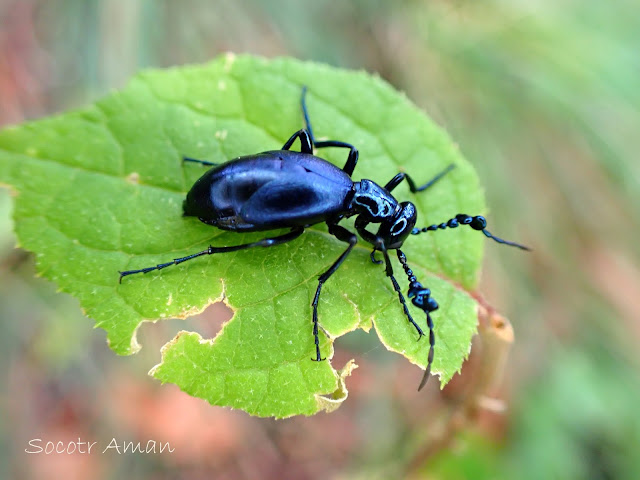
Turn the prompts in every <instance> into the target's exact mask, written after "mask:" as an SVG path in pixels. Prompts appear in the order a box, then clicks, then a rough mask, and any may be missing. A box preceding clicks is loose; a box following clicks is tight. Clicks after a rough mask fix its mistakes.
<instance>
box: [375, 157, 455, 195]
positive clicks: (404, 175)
mask: <svg viewBox="0 0 640 480" xmlns="http://www.w3.org/2000/svg"><path fill="white" fill-rule="evenodd" d="M454 168H456V166H455V164H453V163H452V164H451V165H449V166H448V167H447V168H445V169H444V170H443V171H441V172H440V173H438V174H437V175H436V176H435V177H433V178H432V179H431V180H429V181H428V182H427V183H425V184H424V185H421V186H419V187H416V184H415V182H414V181H413V179H412V178H411V177H410V176H409V175H408V174H407V173H404V172H400V173H399V174H397V175H396V176H395V177H393V178H392V179H391V180H389V182H387V184H386V185H385V186H384V188H385V189H386V190H388V191H391V190H393V189H394V188H396V187H397V186H398V185H399V184H400V182H402V180H405V179H406V180H407V183H408V184H409V189H410V190H411V192H413V193H416V192H422V191H424V190H426V189H427V188H429V187H430V186H432V185H433V184H434V183H436V182H437V181H438V180H440V179H441V178H442V177H444V176H445V175H446V174H447V173H449V172H450V171H451V170H453V169H454Z"/></svg>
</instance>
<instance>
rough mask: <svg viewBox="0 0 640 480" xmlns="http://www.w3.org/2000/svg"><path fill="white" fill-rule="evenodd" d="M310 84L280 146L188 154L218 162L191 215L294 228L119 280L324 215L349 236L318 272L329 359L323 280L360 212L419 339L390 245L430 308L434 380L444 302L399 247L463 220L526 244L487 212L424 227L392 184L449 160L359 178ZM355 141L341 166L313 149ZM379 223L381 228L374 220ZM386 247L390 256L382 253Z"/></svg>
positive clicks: (278, 239) (186, 208)
mask: <svg viewBox="0 0 640 480" xmlns="http://www.w3.org/2000/svg"><path fill="white" fill-rule="evenodd" d="M306 92H307V89H306V87H303V88H302V96H301V100H300V103H301V107H302V114H303V117H304V123H305V128H303V129H301V130H298V131H297V132H295V133H294V134H293V135H292V136H291V137H290V138H289V140H287V141H286V143H285V144H284V145H283V146H282V149H280V150H270V151H266V152H262V153H258V154H254V155H247V156H243V157H238V158H235V159H233V160H231V161H229V162H227V163H224V164H216V163H212V162H208V161H205V160H197V159H194V158H190V157H184V158H183V160H184V161H187V162H194V163H199V164H201V165H205V166H211V167H213V168H211V169H209V170H208V171H207V172H206V173H205V174H204V175H202V176H201V177H200V178H199V179H198V180H197V181H196V182H195V184H194V185H193V186H192V187H191V189H190V190H189V192H188V193H187V196H186V199H185V200H184V203H183V213H184V216H193V217H197V218H198V219H199V220H200V221H202V222H204V223H206V224H207V225H212V226H214V227H217V228H220V229H222V230H229V231H234V232H255V231H260V232H261V231H268V230H275V229H282V228H289V231H288V232H286V233H284V234H281V235H278V236H272V237H267V238H263V239H262V240H259V241H256V242H251V243H244V244H240V245H232V246H221V247H214V246H211V245H210V246H209V248H207V249H206V250H203V251H201V252H197V253H194V254H191V255H188V256H186V257H181V258H176V259H174V260H172V261H170V262H167V263H161V264H158V265H155V266H152V267H146V268H141V269H138V270H126V271H121V272H119V273H120V282H122V279H123V278H124V277H125V276H128V275H133V274H136V273H148V272H151V271H153V270H161V269H163V268H166V267H169V266H171V265H178V264H180V263H183V262H186V261H187V260H192V259H194V258H197V257H200V256H203V255H212V254H216V253H227V252H234V251H238V250H246V249H249V248H254V247H273V246H276V245H281V244H283V243H286V242H290V241H292V240H294V239H296V238H298V237H299V236H300V235H302V233H303V232H304V230H305V228H307V227H310V226H311V225H315V224H317V223H321V222H325V223H326V224H327V227H328V229H329V233H330V234H331V235H333V236H334V237H336V238H337V239H338V240H340V241H341V242H345V243H347V244H348V246H347V248H346V249H345V250H344V251H343V252H342V254H341V255H340V256H339V257H338V258H337V259H336V260H335V261H334V262H333V264H332V265H331V266H330V267H329V268H328V269H327V270H326V271H325V272H324V273H322V274H321V275H320V276H319V278H318V286H317V288H316V293H315V296H314V297H313V302H312V304H311V305H312V309H313V318H312V321H313V337H314V343H315V354H316V355H315V358H313V357H312V358H311V360H313V361H322V360H325V358H322V357H321V355H320V341H319V333H318V301H319V299H320V292H321V290H322V286H323V285H324V283H325V282H326V281H327V280H328V279H329V278H330V277H331V276H332V275H333V274H334V273H335V272H336V270H338V268H339V267H340V265H342V263H343V262H344V261H345V259H346V258H347V256H348V255H349V253H350V252H351V251H352V249H353V247H354V246H355V245H356V243H357V242H358V237H357V236H356V234H355V233H353V232H351V231H349V230H348V229H347V228H345V227H343V226H341V225H339V223H340V221H341V220H343V219H345V218H348V217H353V216H355V230H356V231H357V232H358V234H359V235H360V237H361V238H362V239H363V240H364V241H366V242H368V243H369V244H371V246H372V247H373V249H372V251H371V255H370V257H371V261H372V262H374V263H377V264H382V263H384V264H385V273H386V275H387V277H389V279H390V280H391V284H392V286H393V289H394V290H395V292H396V293H397V294H398V299H399V301H400V304H401V306H402V309H403V312H404V315H405V316H406V317H407V319H408V321H409V322H410V323H411V325H413V327H414V328H415V329H416V331H417V333H418V339H420V338H422V337H423V336H424V332H423V330H422V328H421V327H420V325H418V323H416V322H415V321H414V319H413V318H412V316H411V313H410V311H409V308H408V307H407V303H406V301H405V298H404V296H403V295H402V291H401V289H400V286H399V284H398V282H397V281H396V279H395V277H394V274H393V268H392V265H391V261H390V259H389V253H388V252H389V250H396V253H397V257H398V260H399V261H400V264H401V265H402V267H403V270H404V273H405V274H406V276H407V278H408V280H409V290H408V292H407V296H408V297H409V298H410V299H411V302H412V304H413V305H414V306H416V307H417V308H419V309H421V310H422V311H423V312H425V313H426V320H427V327H428V329H429V354H428V359H427V367H426V369H425V373H424V376H423V379H422V382H421V383H420V386H419V388H418V390H420V389H421V388H422V387H423V386H424V385H425V383H426V382H427V380H428V378H429V375H430V372H431V365H432V363H433V357H434V348H435V333H434V326H433V320H432V318H431V312H433V311H435V310H437V309H438V303H437V302H436V300H435V299H434V298H433V297H432V296H431V291H430V290H429V289H428V288H425V287H424V286H423V285H422V284H421V283H420V282H419V281H418V279H417V278H416V276H415V275H414V273H413V271H412V270H411V268H410V267H409V265H408V264H407V258H406V256H405V254H404V253H403V252H402V250H400V247H402V245H403V243H404V242H405V240H406V239H407V238H408V237H409V235H411V234H412V235H419V234H421V233H426V232H430V231H434V230H438V229H445V228H456V227H458V226H460V225H468V226H470V227H471V228H472V229H474V230H478V231H481V232H482V233H484V235H485V236H487V237H488V238H491V239H493V240H494V241H496V242H498V243H502V244H506V245H510V246H514V247H517V248H520V249H523V250H528V248H527V247H525V246H523V245H520V244H518V243H514V242H510V241H507V240H503V239H501V238H498V237H496V236H494V235H492V234H491V233H490V232H489V231H488V230H487V229H486V225H487V222H486V220H485V218H484V217H482V216H480V215H477V216H470V215H466V214H458V215H456V216H455V217H453V218H451V219H450V220H448V221H446V222H443V223H440V224H434V225H430V226H428V227H424V228H422V229H419V228H415V225H416V221H417V210H416V207H415V205H414V204H413V203H411V202H407V201H405V202H398V200H396V198H395V197H394V196H393V195H392V193H391V192H392V191H393V190H394V189H395V188H396V187H397V186H398V185H399V184H400V183H401V182H402V181H403V180H406V181H407V183H408V184H409V189H410V191H411V192H412V193H418V192H423V191H425V190H427V189H428V188H429V187H431V186H432V185H434V184H435V183H436V182H437V181H438V180H440V179H441V178H442V177H443V176H444V175H446V174H447V173H448V172H450V171H451V170H452V169H453V168H454V165H453V164H452V165H449V166H448V167H447V168H445V169H444V170H443V171H441V172H440V173H438V174H437V175H436V176H435V177H433V178H432V179H431V180H429V181H428V182H427V183H425V184H424V185H421V186H417V185H416V183H415V182H414V180H413V179H412V177H410V176H409V175H408V174H406V173H404V172H400V173H398V174H397V175H395V176H394V177H393V178H392V179H391V180H389V181H388V182H387V183H386V184H385V185H384V186H380V185H378V184H377V183H375V182H374V181H372V180H367V179H362V180H360V181H356V182H354V181H353V180H352V178H351V177H352V175H353V171H354V169H355V167H356V164H357V163H358V150H357V149H356V148H355V147H354V146H353V145H351V144H349V143H346V142H342V141H338V140H322V141H318V140H316V139H315V137H314V134H313V130H312V128H311V122H310V120H309V114H308V111H307V105H306ZM296 140H299V142H300V151H299V152H297V151H295V150H291V147H292V146H293V143H294V142H295V141H296ZM327 147H335V148H343V149H348V150H349V153H348V154H347V160H346V163H345V164H344V166H343V167H342V168H338V167H337V166H335V165H333V164H332V163H329V162H328V161H327V160H324V159H323V158H320V157H318V156H316V155H314V148H315V149H320V148H327ZM370 224H377V225H379V226H378V229H377V232H376V233H371V232H370V231H369V230H368V229H367V227H368V226H369V225H370ZM376 252H381V254H382V256H383V259H384V260H377V259H376V258H375V254H376Z"/></svg>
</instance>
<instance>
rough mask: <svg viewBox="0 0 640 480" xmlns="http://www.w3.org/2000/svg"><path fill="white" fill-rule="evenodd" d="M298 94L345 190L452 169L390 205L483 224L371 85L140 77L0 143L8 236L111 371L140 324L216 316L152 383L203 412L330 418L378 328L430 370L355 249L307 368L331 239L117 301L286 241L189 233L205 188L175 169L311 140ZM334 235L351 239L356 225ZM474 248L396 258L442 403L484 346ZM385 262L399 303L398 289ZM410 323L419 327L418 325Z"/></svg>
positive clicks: (461, 188) (334, 248)
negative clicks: (10, 202) (352, 163)
mask: <svg viewBox="0 0 640 480" xmlns="http://www.w3.org/2000/svg"><path fill="white" fill-rule="evenodd" d="M303 85H307V86H308V89H309V93H308V97H307V104H308V107H309V113H310V116H311V120H312V123H313V127H314V132H315V134H316V136H317V137H318V138H319V139H334V140H342V141H345V142H349V143H352V144H354V145H355V146H357V148H358V149H359V150H360V161H359V163H358V166H357V167H356V170H355V173H354V180H359V179H360V178H368V179H371V180H373V181H376V182H377V183H380V184H382V185H384V184H385V183H386V182H387V181H388V180H389V179H390V178H392V177H393V176H394V175H395V174H396V173H398V172H399V171H406V172H407V173H410V175H411V176H412V178H414V179H415V180H416V182H417V183H423V182H426V181H427V180H429V179H430V178H432V177H433V176H434V175H435V174H437V173H438V172H440V171H441V170H443V169H444V168H445V167H446V166H447V165H449V164H451V163H455V164H456V167H457V168H456V169H455V170H454V171H452V172H451V173H449V174H448V175H447V176H446V177H445V178H443V179H442V180H441V181H440V182H438V183H437V184H436V185H435V186H433V187H432V188H430V189H428V190H427V191H425V192H423V193H416V194H412V193H410V192H409V189H408V187H407V185H406V183H403V184H401V185H400V186H399V187H398V188H396V189H395V190H394V195H395V196H396V198H398V199H399V200H402V201H403V200H409V201H412V202H414V203H415V204H416V206H417V208H418V212H419V220H418V226H426V225H430V224H433V223H440V222H442V221H445V220H448V219H449V218H451V217H453V216H455V214H457V213H469V214H474V215H475V214H481V213H483V211H484V200H483V195H482V192H481V190H480V188H479V185H478V180H477V177H476V174H475V172H474V171H473V169H472V167H471V166H470V165H469V164H468V163H467V162H466V161H465V160H464V159H463V158H462V157H461V155H460V153H459V152H458V150H457V148H456V146H455V145H454V144H453V143H452V141H451V140H450V139H449V138H448V136H447V135H446V134H445V133H444V132H443V130H442V129H440V128H439V127H438V126H436V125H435V124H434V123H433V122H432V121H431V120H429V118H428V117H426V116H425V114H424V113H422V112H420V111H419V110H418V109H417V108H416V107H415V106H413V105H412V104H411V103H410V102H409V101H408V100H407V99H406V97H405V96H404V95H403V94H400V93H398V92H397V91H395V90H393V89H392V88H391V87H390V86H389V85H388V84H386V83H385V82H384V81H382V80H380V79H379V78H376V77H372V76H370V75H368V74H366V73H363V72H351V71H344V70H339V69H335V68H331V67H328V66H325V65H320V64H314V63H304V62H300V61H297V60H293V59H286V58H283V59H276V60H265V59H262V58H255V57H251V56H239V57H236V56H234V55H226V56H223V57H220V58H218V59H217V60H215V61H213V62H212V63H209V64H206V65H202V66H188V67H181V68H174V69H170V70H163V71H146V72H143V73H141V74H139V75H137V76H136V77H134V78H133V80H132V81H131V82H130V84H129V85H128V86H127V87H126V88H124V89H123V90H121V91H118V92H115V93H113V94H111V95H109V96H107V97H105V98H104V99H102V100H100V101H98V102H96V103H95V104H94V105H91V106H89V107H87V108H85V109H83V110H80V111H75V112H70V113H66V114H64V115H60V116H56V117H51V118H47V119H43V120H39V121H36V122H32V123H28V124H25V125H22V126H18V127H10V128H6V129H4V130H2V131H0V181H1V182H3V183H5V184H9V185H11V186H12V188H13V189H14V191H15V192H16V198H15V210H14V220H15V228H16V232H17V235H18V239H19V242H20V246H21V247H23V248H25V249H27V250H29V251H32V252H34V253H35V254H36V259H37V269H38V272H39V273H40V274H41V275H43V276H44V277H46V278H48V279H49V280H51V281H53V282H55V283H56V284H57V285H58V286H59V287H60V289H61V290H62V291H64V292H68V293H70V294H71V295H73V296H75V297H77V298H78V299H79V300H80V303H81V305H82V307H83V309H84V311H85V312H86V314H87V315H88V316H89V317H91V318H93V319H94V320H95V322H96V326H98V327H100V328H103V329H104V330H106V332H107V335H108V341H109V344H110V346H111V348H112V349H113V350H114V351H115V352H117V353H119V354H131V353H134V352H136V351H137V350H138V349H139V345H138V344H137V342H136V330H137V328H138V327H139V326H140V324H141V322H143V321H156V320H158V319H164V318H171V317H183V318H186V317H187V316H189V315H192V314H195V313H197V312H200V311H202V310H203V309H204V308H205V307H206V306H208V305H209V304H211V303H213V302H216V301H219V300H222V299H224V301H225V302H226V303H227V304H228V305H229V306H230V307H231V308H232V309H233V310H234V317H233V319H232V320H230V321H229V322H227V323H226V324H225V325H224V327H223V328H222V330H221V331H220V333H219V334H218V335H217V336H216V337H215V339H203V338H202V337H201V336H200V335H199V334H198V333H195V332H182V333H181V334H179V335H178V336H177V337H176V338H175V339H174V340H173V341H171V342H170V343H169V344H167V345H166V346H165V347H164V349H163V358H162V362H161V363H160V364H159V365H157V366H156V367H154V369H153V370H152V372H151V373H152V374H153V375H154V376H155V377H156V378H158V379H160V380H162V381H163V382H171V383H175V384H177V385H179V386H180V388H182V389H183V390H184V391H186V392H188V393H189V394H191V395H194V396H198V397H201V398H204V399H206V400H208V401H209V402H211V403H212V404H215V405H227V406H232V407H235V408H241V409H244V410H246V411H247V412H249V413H251V414H254V415H260V416H276V417H286V416H290V415H295V414H306V415H310V414H313V413H315V412H317V411H319V410H322V409H332V408H335V407H336V406H337V405H339V404H340V402H341V401H343V400H344V399H345V398H346V395H347V390H346V387H345V385H344V378H345V377H346V376H347V375H348V374H349V373H350V372H351V370H352V369H353V368H354V365H353V364H351V363H349V364H347V365H346V366H339V369H340V371H337V370H334V368H333V366H332V364H331V361H330V360H331V357H332V353H333V352H332V349H333V340H334V339H336V338H338V337H340V336H341V335H344V334H346V333H348V332H350V331H352V330H354V329H356V328H364V329H369V328H370V327H371V326H372V325H374V326H375V329H376V331H377V333H378V335H379V337H380V338H381V340H382V342H383V343H384V344H385V345H386V346H387V347H388V348H389V349H391V350H394V351H397V352H399V353H402V354H403V355H405V356H406V357H407V358H408V359H409V360H410V361H411V362H413V363H416V364H417V365H420V366H422V367H423V368H424V366H425V365H426V360H427V353H428V342H427V340H426V339H423V340H421V341H416V340H417V334H416V332H415V330H414V329H413V327H412V326H411V325H410V324H409V323H408V322H407V319H406V318H405V317H404V315H403V313H402V309H401V306H400V304H399V302H398V298H397V295H396V294H395V292H394V291H393V288H392V285H391V282H390V280H389V279H388V278H386V276H385V274H384V267H383V266H381V265H375V264H373V263H371V262H370V260H369V251H370V247H368V246H367V244H366V243H365V242H363V241H360V243H359V244H358V245H357V246H356V248H354V250H353V252H352V254H351V255H350V256H349V257H348V259H347V260H346V261H345V262H344V264H343V265H342V267H341V268H340V269H339V270H338V271H337V273H336V274H334V275H333V276H332V277H331V278H330V279H329V281H328V282H327V283H326V284H325V286H324V288H323V290H322V296H321V299H320V305H319V312H320V313H319V316H320V324H321V327H322V330H323V335H321V349H322V353H323V356H326V357H327V358H328V361H326V362H312V361H311V360H310V358H311V357H312V356H314V343H313V336H312V333H311V326H312V325H311V306H310V305H311V301H312V299H313V296H314V294H315V290H316V286H317V278H318V276H319V275H320V274H321V273H322V272H324V271H326V270H327V269H328V268H329V266H330V265H331V264H332V263H333V262H334V261H335V259H337V258H338V256H339V255H340V254H341V253H342V251H344V249H345V247H346V244H344V243H342V242H340V241H338V240H337V239H335V238H334V237H332V236H330V235H329V234H328V233H327V229H326V226H324V225H316V226H313V227H311V228H309V229H308V230H307V231H306V232H305V233H304V234H303V235H302V236H301V237H300V238H298V239H296V240H294V241H292V242H289V243H287V244H284V245H281V246H277V247H273V248H254V249H251V250H245V251H240V252H234V253H228V254H224V255H222V254H221V255H212V256H205V257H202V258H199V259H196V260H192V261H189V262H185V263H183V264H180V265H178V266H172V267H170V268H166V269H164V270H162V271H156V272H152V273H149V274H147V275H133V276H130V277H126V278H125V279H124V280H123V282H122V284H119V283H118V273H117V272H118V271H119V270H128V269H136V268H142V267H148V266H152V265H156V264H158V263H163V262H167V261H170V260H171V259H173V258H178V257H182V256H185V255H189V254H191V253H194V252H197V251H201V250H204V249H206V248H207V246H208V245H210V244H211V245H216V246H222V245H236V244H239V243H246V242H250V241H255V240H258V239H260V238H264V237H265V236H273V235H274V234H278V232H277V231H276V232H269V234H265V233H261V232H254V233H246V234H238V233H235V232H224V231H222V230H218V229H216V228H213V227H211V226H207V225H205V224H203V223H201V222H199V221H198V220H197V219H195V218H193V217H183V216H182V201H183V199H184V196H185V193H186V192H187V191H188V189H189V188H190V186H191V185H192V184H193V183H194V182H195V180H196V179H197V178H199V176H201V175H202V174H203V173H204V171H205V170H203V168H201V167H200V166H199V165H196V164H183V162H182V161H181V158H182V156H189V157H194V158H199V159H203V160H209V161H212V162H218V163H221V162H225V161H227V160H228V159H230V158H234V157H237V156H240V155H248V154H252V153H256V152H261V151H266V150H274V149H279V148H281V147H282V145H283V143H284V142H285V141H286V140H287V139H288V138H289V136H290V135H291V134H292V133H293V132H295V131H296V130H298V129H300V128H301V127H302V126H303V119H302V115H301V112H300V93H301V89H302V86H303ZM294 148H297V143H296V144H295V145H294ZM319 153H320V154H321V156H323V158H326V159H328V160H329V161H331V162H332V163H334V164H336V165H339V166H342V165H343V164H344V162H345V160H346V152H345V150H344V149H323V150H321V152H319ZM343 224H344V225H345V226H346V227H347V228H349V229H353V228H352V227H353V221H352V220H347V221H344V222H343ZM282 232H284V230H283V231H282ZM482 242H483V238H482V235H480V234H479V232H473V231H472V230H471V229H469V228H458V229H457V230H446V231H440V232H437V233H428V234H423V235H420V236H418V237H410V238H409V239H408V240H407V241H406V243H405V245H404V247H403V250H404V252H405V253H406V255H407V258H408V260H409V264H410V266H411V267H412V268H413V270H414V271H415V273H416V275H417V276H418V278H419V280H420V281H421V282H422V283H423V284H424V285H427V286H429V287H430V288H431V289H432V292H433V296H434V298H436V299H437V301H438V302H439V304H440V310H438V311H436V312H435V313H434V314H433V318H434V322H435V324H436V327H435V328H436V338H437V343H436V355H435V361H434V365H433V371H434V372H435V373H437V374H438V375H439V376H440V379H441V383H442V384H443V385H444V384H445V383H446V382H447V381H448V380H450V379H451V377H452V376H453V375H454V373H455V372H456V371H458V370H459V369H460V367H461V365H462V362H463V360H464V358H465V357H466V355H467V354H468V352H469V348H470V341H471V337H472V335H473V333H474V332H475V330H476V322H477V314H476V310H477V304H476V302H475V300H474V299H473V298H472V297H471V296H470V294H469V293H468V292H470V291H471V290H472V289H473V288H474V287H475V285H476V282H477V278H478V272H479V268H480V263H481V255H482ZM393 262H394V269H395V273H396V277H397V279H398V281H399V282H400V285H401V287H402V290H403V292H404V293H405V294H406V291H407V288H408V286H407V280H406V277H405V276H404V273H403V272H402V269H401V267H400V264H399V263H398V262H397V261H396V260H395V258H393ZM410 309H411V312H412V314H413V315H414V318H415V319H416V321H418V322H420V323H421V324H422V325H425V323H424V322H425V318H424V317H425V316H424V313H423V312H421V311H420V310H417V309H415V308H414V307H413V306H410ZM417 381H418V379H416V383H417Z"/></svg>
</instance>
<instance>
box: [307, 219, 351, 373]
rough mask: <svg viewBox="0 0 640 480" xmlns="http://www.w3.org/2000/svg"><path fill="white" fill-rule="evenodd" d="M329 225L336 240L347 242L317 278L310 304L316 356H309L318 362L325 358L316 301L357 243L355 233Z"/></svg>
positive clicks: (330, 231) (338, 226)
mask: <svg viewBox="0 0 640 480" xmlns="http://www.w3.org/2000/svg"><path fill="white" fill-rule="evenodd" d="M328 225H329V233H330V234H331V235H333V236H335V237H336V238H337V239H338V240H340V241H342V242H347V243H349V246H348V247H347V249H346V250H345V251H344V252H342V255H340V256H339V257H338V259H337V260H336V261H335V262H333V265H331V266H330V267H329V269H328V270H327V271H326V272H324V273H323V274H322V275H320V277H319V278H318V288H317V289H316V294H315V296H314V297H313V302H312V304H311V306H312V307H313V340H314V342H315V344H316V358H311V360H313V361H316V362H319V361H321V360H325V359H324V358H321V357H320V339H319V338H318V301H319V300H320V291H321V290H322V285H323V284H324V282H326V281H327V280H328V279H329V277H330V276H331V275H333V274H334V272H335V271H336V270H337V269H338V268H339V267H340V265H342V262H344V259H345V258H347V255H349V252H351V249H352V248H353V247H354V246H355V244H356V243H358V237H356V235H355V233H352V232H350V231H349V230H347V229H346V228H344V227H341V226H340V225H336V224H328Z"/></svg>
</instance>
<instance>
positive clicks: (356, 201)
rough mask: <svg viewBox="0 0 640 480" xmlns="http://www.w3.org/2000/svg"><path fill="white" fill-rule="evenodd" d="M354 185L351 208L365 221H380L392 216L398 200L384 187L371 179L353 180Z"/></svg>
mask: <svg viewBox="0 0 640 480" xmlns="http://www.w3.org/2000/svg"><path fill="white" fill-rule="evenodd" d="M354 187H355V193H354V195H353V199H352V201H351V208H352V209H353V210H355V211H356V212H357V213H358V214H359V215H363V216H364V217H366V218H367V221H369V222H373V223H380V222H383V221H385V220H388V219H390V218H392V217H393V216H394V214H395V212H396V210H397V208H398V201H397V200H396V199H395V198H394V197H393V195H391V193H389V192H388V191H387V190H386V189H384V188H383V187H381V186H380V185H378V184H377V183H375V182H372V181H371V180H361V181H359V182H355V183H354Z"/></svg>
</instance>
